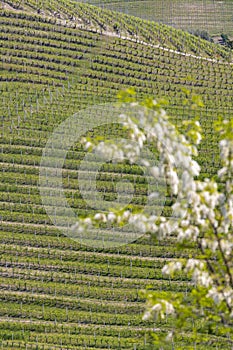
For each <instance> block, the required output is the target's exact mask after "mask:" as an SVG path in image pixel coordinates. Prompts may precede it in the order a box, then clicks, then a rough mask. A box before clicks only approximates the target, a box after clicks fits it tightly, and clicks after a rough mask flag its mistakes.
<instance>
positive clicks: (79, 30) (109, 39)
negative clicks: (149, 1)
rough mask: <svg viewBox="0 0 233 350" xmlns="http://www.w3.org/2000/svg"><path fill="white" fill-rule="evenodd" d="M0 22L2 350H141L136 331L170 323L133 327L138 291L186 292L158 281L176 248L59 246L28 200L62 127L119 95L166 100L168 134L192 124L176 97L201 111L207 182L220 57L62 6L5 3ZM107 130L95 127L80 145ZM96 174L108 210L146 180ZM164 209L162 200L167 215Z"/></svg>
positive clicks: (121, 19) (225, 80) (143, 342)
mask: <svg viewBox="0 0 233 350" xmlns="http://www.w3.org/2000/svg"><path fill="white" fill-rule="evenodd" d="M0 21H1V33H0V36H1V49H0V50H1V56H2V62H1V67H0V69H1V78H0V79H1V96H0V101H1V152H0V157H1V159H0V162H1V169H2V173H1V179H0V194H1V202H0V216H1V224H0V227H1V234H0V239H1V260H0V271H1V277H0V286H1V294H0V295H1V301H0V303H1V308H0V319H1V327H0V338H1V339H2V340H1V342H2V348H3V349H15V350H16V349H28V350H29V349H30V350H31V349H46V350H47V349H54V350H55V349H76V350H79V349H80V350H81V349H96V350H100V349H118V348H119V349H132V350H134V349H136V350H139V349H151V347H150V345H148V343H149V340H148V336H147V335H145V331H146V330H148V329H149V328H150V329H152V328H155V327H156V328H159V329H163V328H170V327H171V326H172V325H171V324H169V322H168V323H166V322H164V323H162V324H158V323H156V324H154V323H153V322H148V321H147V322H146V321H142V319H141V314H142V312H143V308H144V303H143V299H142V298H141V296H140V294H139V290H140V289H141V288H143V287H146V286H147V285H148V284H150V285H151V288H156V289H158V288H159V289H160V290H161V291H167V292H169V293H174V292H186V293H188V291H189V289H190V281H189V280H187V279H186V278H185V277H184V276H180V278H178V279H177V280H176V281H169V280H166V279H164V277H163V276H162V274H161V267H162V266H163V265H164V264H165V262H166V261H167V260H168V259H173V258H175V257H176V256H177V254H180V252H176V251H175V250H174V247H173V240H172V238H171V239H170V240H167V241H166V242H164V241H161V242H157V243H155V242H152V241H151V239H150V237H147V236H146V237H143V238H141V239H140V240H138V241H137V242H133V243H131V244H128V245H125V246H119V247H117V248H114V247H111V246H110V247H108V248H106V247H105V249H104V248H103V247H102V245H101V243H102V242H101V241H100V242H99V243H100V245H99V247H97V248H92V247H90V246H85V245H83V244H81V243H80V242H75V241H73V240H71V239H69V238H68V237H66V236H65V235H64V234H62V233H61V231H59V230H58V229H57V228H56V227H55V226H54V225H53V224H52V222H51V220H50V219H49V217H48V216H47V214H46V212H45V209H44V207H43V206H42V203H41V198H40V192H39V188H38V184H39V165H40V160H41V155H42V152H43V148H44V147H45V145H46V141H47V139H48V137H49V136H50V134H51V132H52V131H53V130H54V128H55V127H56V126H58V125H59V124H60V123H61V122H62V121H64V120H65V119H66V118H68V117H70V116H71V115H73V114H74V113H77V112H78V111H79V110H81V109H83V108H85V107H87V106H88V105H95V104H98V103H104V102H111V101H116V94H117V92H118V91H119V90H120V89H124V88H128V87H131V86H132V87H134V88H135V90H136V91H137V93H138V95H139V96H141V97H142V96H145V95H148V94H153V95H155V96H160V97H166V98H167V99H168V101H169V102H170V105H169V107H168V110H169V112H170V114H171V116H172V118H173V120H174V121H176V123H177V124H178V125H180V123H181V121H182V120H183V119H185V118H188V117H190V118H192V117H193V116H194V111H189V110H188V108H187V107H185V106H183V104H182V100H183V96H184V94H183V92H182V91H183V89H184V88H188V89H189V90H191V91H192V92H193V93H196V94H200V95H201V96H202V98H203V100H204V102H205V107H204V108H200V110H199V111H198V113H199V115H200V122H201V124H202V126H203V128H204V131H205V139H204V141H203V143H202V145H201V147H200V156H199V162H200V163H201V164H202V166H203V168H202V174H215V173H216V170H217V169H218V167H219V161H220V160H219V157H218V156H217V153H218V149H217V140H218V135H215V134H213V121H214V119H215V118H217V115H218V114H222V115H225V116H226V115H227V116H230V117H231V116H232V115H233V105H232V89H233V84H232V82H233V76H232V62H231V57H230V51H227V50H226V49H224V48H222V47H220V46H216V45H214V44H210V43H207V42H205V41H202V40H198V39H197V38H196V37H194V36H191V35H189V34H187V33H185V32H182V31H180V30H175V29H174V28H170V27H168V26H166V25H160V24H156V23H152V22H148V21H143V20H140V19H138V20H137V21H136V20H135V19H132V18H131V17H130V16H126V15H119V14H116V13H114V12H110V11H107V10H106V11H104V10H100V9H99V10H98V9H97V8H95V7H94V6H89V5H86V4H80V3H76V2H73V1H69V0H61V1H59V2H56V1H48V2H46V1H43V2H42V1H41V2H40V1H38V2H36V1H33V0H30V1H24V2H18V1H6V2H3V3H2V10H1V12H0ZM120 36H121V37H120ZM120 131H121V129H120V128H119V129H117V128H116V127H112V128H109V127H107V128H105V127H103V128H102V129H101V130H98V131H95V130H94V131H90V135H91V134H92V133H96V134H97V133H99V132H101V133H102V134H103V135H105V136H109V135H115V136H117V135H119V132H120ZM84 155H85V152H84V150H83V148H82V146H81V145H80V144H76V145H74V147H73V148H72V149H71V150H70V152H69V153H68V155H67V157H66V162H65V167H64V172H63V185H64V188H65V192H66V196H67V198H68V200H69V203H70V205H72V207H74V208H75V210H76V211H77V212H78V213H79V214H82V215H85V214H87V213H90V212H91V211H93V208H90V206H88V205H87V203H86V202H85V200H84V199H83V198H82V197H81V195H80V193H79V188H78V181H77V174H76V171H77V168H78V165H79V164H80V160H81V159H83V157H84ZM95 165H96V164H92V166H95ZM101 170H102V171H101V172H100V175H99V177H98V178H97V188H98V190H99V191H100V192H101V193H102V195H103V198H104V200H105V201H107V202H109V203H111V202H114V201H115V200H116V188H115V186H114V183H115V182H116V181H117V180H119V179H120V178H122V177H124V178H125V179H126V180H129V181H131V182H132V183H133V184H134V188H135V193H134V198H133V200H132V203H133V204H134V205H135V206H137V207H138V209H140V208H142V207H143V206H144V204H145V201H146V196H147V184H146V181H145V177H144V176H143V174H142V171H140V170H139V169H138V167H130V166H129V165H127V164H118V165H117V164H109V165H108V164H107V165H106V166H105V167H103V169H101ZM90 195H92V193H90ZM169 204H170V199H169V196H168V195H167V198H166V205H165V207H164V208H163V211H164V213H166V214H168V215H169V213H170V207H169ZM58 215H60V216H63V215H64V214H63V213H58ZM194 253H195V252H194V251H193V250H187V251H183V256H188V255H193V254H194ZM202 338H203V337H202V335H200V343H201V345H200V346H199V348H198V349H204V348H205V349H213V348H217V346H219V347H220V346H221V347H222V348H223V349H228V345H227V340H226V339H224V338H221V339H220V338H219V339H216V338H215V337H214V336H213V335H207V336H205V340H203V339H202ZM190 342H191V341H190V340H189V337H188V332H187V334H181V336H180V344H177V346H178V345H179V346H181V347H183V348H185V349H188V346H189V345H190V346H193V344H192V343H190ZM0 344H1V343H0ZM188 344H189V345H188ZM213 344H214V345H213ZM213 346H214V347H213Z"/></svg>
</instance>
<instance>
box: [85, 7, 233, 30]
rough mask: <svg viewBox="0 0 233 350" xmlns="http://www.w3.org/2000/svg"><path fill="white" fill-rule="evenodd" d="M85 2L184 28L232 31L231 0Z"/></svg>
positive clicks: (232, 10) (232, 8)
mask: <svg viewBox="0 0 233 350" xmlns="http://www.w3.org/2000/svg"><path fill="white" fill-rule="evenodd" d="M82 2H84V3H88V4H92V5H96V6H100V7H102V8H104V9H109V10H113V11H119V12H123V13H127V14H129V15H131V16H135V17H141V18H143V19H147V20H150V21H155V22H160V23H165V24H168V25H172V26H174V27H176V28H181V29H184V30H196V29H201V30H206V31H208V32H209V33H210V34H211V35H212V36H218V35H219V34H221V33H227V34H229V35H231V36H232V35H233V26H232V12H233V4H232V1H231V0H224V1H217V0H214V1H213V0H205V1H202V0H195V1H191V0H188V1H187V0H166V1H161V0H143V1H141V0H133V1H132V0H130V1H129V0H126V1H122V0H117V1H116V0H114V1H112V0H102V1H100V0H82Z"/></svg>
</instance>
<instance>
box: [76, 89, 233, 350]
mask: <svg viewBox="0 0 233 350" xmlns="http://www.w3.org/2000/svg"><path fill="white" fill-rule="evenodd" d="M121 105H122V111H123V113H122V114H121V115H120V116H119V121H120V122H121V123H122V124H123V126H124V127H125V129H127V130H128V133H129V138H130V140H131V141H132V142H133V143H132V144H130V142H126V141H125V140H123V141H122V142H120V143H118V144H116V143H111V142H104V141H101V142H98V141H96V142H95V141H93V140H86V139H85V140H83V143H84V146H85V148H86V149H87V150H95V151H96V152H97V153H98V154H99V155H101V157H102V158H103V159H104V158H105V157H106V158H107V159H109V157H114V158H116V159H119V160H120V161H122V160H123V159H127V160H129V161H130V163H131V164H133V163H137V164H138V159H140V162H141V164H142V165H143V166H145V167H147V168H148V171H149V173H150V174H151V176H153V177H155V178H156V177H157V176H163V177H165V178H166V183H167V184H168V186H169V191H170V193H171V195H172V198H173V199H174V203H173V205H172V209H173V213H174V215H173V217H169V218H168V217H165V216H156V215H151V216H148V215H146V214H143V213H134V212H132V211H129V210H125V211H124V210H121V211H118V212H117V211H115V212H109V213H108V214H105V213H98V214H96V215H95V216H94V217H92V218H86V219H80V220H79V221H78V222H77V224H76V225H75V227H74V229H76V230H88V229H91V228H92V227H93V226H96V225H98V224H99V223H101V222H103V223H106V222H110V223H114V224H116V225H124V224H131V225H132V226H133V227H134V228H135V230H139V231H140V232H142V233H150V234H151V235H152V236H154V237H156V238H165V237H168V236H169V235H171V234H172V235H173V237H175V239H176V242H177V246H179V247H186V246H187V245H190V244H192V245H195V246H196V247H197V248H198V254H197V255H196V256H195V258H194V257H192V258H189V259H180V260H178V261H174V262H170V263H169V264H167V265H165V266H164V267H163V269H162V273H163V274H164V276H169V277H173V276H174V275H175V274H176V273H179V274H183V275H186V276H187V277H188V278H190V279H191V280H192V286H193V289H192V291H191V292H190V293H189V294H188V296H186V295H183V294H180V293H177V294H174V295H172V297H171V295H170V294H169V293H167V294H166V293H165V294H163V296H162V297H161V293H159V292H156V291H151V290H149V291H148V290H147V291H144V292H143V293H144V294H143V295H144V296H145V297H146V298H147V307H146V311H145V314H144V320H147V319H148V318H155V320H157V321H158V322H160V321H162V320H163V319H164V317H165V315H166V317H167V316H169V317H170V318H171V319H172V320H173V321H172V324H173V326H171V327H170V330H169V332H168V333H167V334H165V333H164V332H160V333H159V334H158V333H157V334H156V333H155V334H154V341H155V342H157V344H160V346H161V344H166V343H167V342H170V341H171V339H172V341H175V340H176V339H178V337H179V336H180V328H182V329H183V331H184V332H185V331H190V329H191V330H192V332H193V334H194V335H195V337H196V339H198V332H201V333H202V332H203V333H215V334H216V335H221V336H223V337H226V338H227V341H229V342H232V343H233V341H232V340H231V339H232V333H233V328H232V325H233V323H232V318H233V266H232V261H233V260H232V257H233V120H230V121H227V120H224V121H220V122H218V123H217V124H216V130H217V132H218V133H219V134H220V136H221V141H220V154H221V159H222V168H221V169H220V170H219V172H218V181H217V182H216V180H214V179H205V180H204V181H199V180H197V178H198V176H199V175H200V170H201V168H200V166H199V164H198V162H197V161H196V160H194V157H197V156H198V144H199V143H200V142H201V127H200V124H199V121H198V120H193V121H185V122H184V133H183V134H181V133H179V132H178V130H177V128H176V127H175V126H174V125H173V124H172V122H171V121H170V118H169V116H168V115H167V113H166V111H165V110H164V108H163V106H162V105H161V103H160V102H158V101H156V100H155V99H153V98H148V99H146V100H144V101H143V102H138V101H137V100H136V97H135V93H134V92H133V91H132V90H128V91H126V92H122V93H121ZM197 106H201V101H200V100H199V99H198V98H197V97H196V96H192V97H191V108H196V107H197ZM135 144H136V147H135ZM147 144H153V146H154V148H156V149H157V151H158V153H159V157H160V163H159V165H158V166H152V165H151V163H150V162H149V161H148V160H147V159H144V158H143V156H142V155H143V149H144V148H145V147H146V145H147ZM155 195H156V193H155ZM190 324H192V327H191V326H190ZM193 325H196V326H193ZM216 326H217V327H216ZM190 327H191V328H190ZM177 331H178V332H179V333H177ZM164 346H165V345H164ZM161 349H162V347H161Z"/></svg>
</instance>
